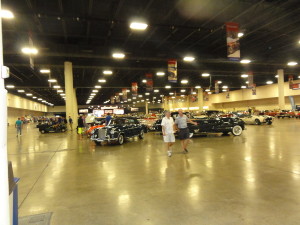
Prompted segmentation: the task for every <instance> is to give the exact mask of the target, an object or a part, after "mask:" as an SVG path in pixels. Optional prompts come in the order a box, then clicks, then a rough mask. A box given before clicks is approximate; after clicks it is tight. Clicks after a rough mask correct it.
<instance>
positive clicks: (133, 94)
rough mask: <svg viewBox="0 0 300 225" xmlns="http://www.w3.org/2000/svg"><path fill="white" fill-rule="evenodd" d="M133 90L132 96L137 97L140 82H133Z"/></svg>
mask: <svg viewBox="0 0 300 225" xmlns="http://www.w3.org/2000/svg"><path fill="white" fill-rule="evenodd" d="M131 92H132V97H137V93H138V84H137V83H136V82H133V83H131Z"/></svg>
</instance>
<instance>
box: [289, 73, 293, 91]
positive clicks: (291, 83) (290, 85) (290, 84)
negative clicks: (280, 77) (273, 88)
mask: <svg viewBox="0 0 300 225" xmlns="http://www.w3.org/2000/svg"><path fill="white" fill-rule="evenodd" d="M293 83H294V77H293V76H292V75H290V76H289V87H290V89H293Z"/></svg>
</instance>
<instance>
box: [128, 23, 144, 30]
mask: <svg viewBox="0 0 300 225" xmlns="http://www.w3.org/2000/svg"><path fill="white" fill-rule="evenodd" d="M147 27H148V24H146V23H139V22H132V23H131V24H130V29H132V30H146V29H147Z"/></svg>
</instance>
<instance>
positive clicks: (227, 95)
mask: <svg viewBox="0 0 300 225" xmlns="http://www.w3.org/2000/svg"><path fill="white" fill-rule="evenodd" d="M226 98H227V99H229V98H230V92H229V88H227V92H226Z"/></svg>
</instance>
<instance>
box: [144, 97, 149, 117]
mask: <svg viewBox="0 0 300 225" xmlns="http://www.w3.org/2000/svg"><path fill="white" fill-rule="evenodd" d="M145 108H146V112H145V113H146V114H148V113H149V109H148V102H147V100H146V101H145Z"/></svg>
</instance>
